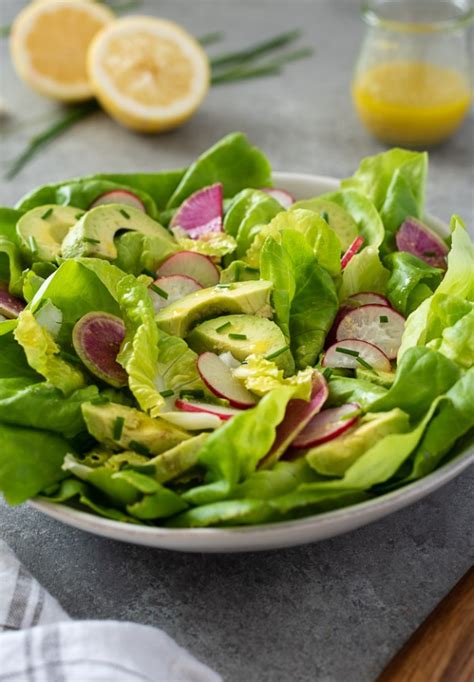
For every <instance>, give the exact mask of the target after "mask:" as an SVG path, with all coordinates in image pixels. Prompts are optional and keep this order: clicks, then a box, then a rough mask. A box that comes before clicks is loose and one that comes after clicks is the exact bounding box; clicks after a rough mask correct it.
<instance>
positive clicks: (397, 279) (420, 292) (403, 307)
mask: <svg viewBox="0 0 474 682" xmlns="http://www.w3.org/2000/svg"><path fill="white" fill-rule="evenodd" d="M384 262H385V264H386V265H387V266H388V267H389V268H390V271H391V274H390V279H389V280H388V282H387V290H386V294H387V297H388V299H389V301H390V303H391V304H392V306H393V307H394V308H395V309H396V310H398V311H399V312H400V313H401V314H402V315H405V316H406V315H408V314H409V313H411V312H413V310H415V309H416V308H417V307H418V306H419V305H420V303H421V302H422V301H423V300H424V299H425V298H428V297H429V296H431V294H432V293H433V291H434V290H435V289H436V287H437V286H438V285H439V283H440V282H441V277H442V275H443V271H442V270H440V269H439V268H433V267H432V266H431V265H428V263H425V262H424V261H422V260H420V258H417V257H416V256H413V255H412V254H411V253H406V252H402V251H397V252H396V253H392V254H390V255H389V256H387V258H386V259H385V261H384Z"/></svg>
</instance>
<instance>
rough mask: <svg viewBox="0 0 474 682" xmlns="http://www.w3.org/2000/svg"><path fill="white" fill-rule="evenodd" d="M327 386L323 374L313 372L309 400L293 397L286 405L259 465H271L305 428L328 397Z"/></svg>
mask: <svg viewBox="0 0 474 682" xmlns="http://www.w3.org/2000/svg"><path fill="white" fill-rule="evenodd" d="M328 393H329V391H328V386H327V383H326V380H325V379H324V377H323V375H322V374H320V373H319V372H316V371H315V372H314V374H313V388H312V391H311V397H310V399H309V400H300V399H298V398H295V399H294V400H290V402H289V403H288V405H287V406H286V412H285V418H284V420H283V421H282V422H281V424H279V425H278V427H277V431H276V436H275V440H274V442H273V445H272V448H271V450H270V452H269V453H268V455H267V456H266V457H265V458H264V459H263V460H262V461H261V462H260V465H259V466H260V467H264V468H267V467H269V466H272V465H273V464H274V462H275V461H276V460H278V459H279V458H280V457H281V455H282V454H283V453H284V452H285V450H286V449H287V448H288V446H289V445H290V444H291V443H292V442H293V441H294V439H295V438H296V436H297V435H298V434H299V433H300V432H301V431H302V430H303V429H304V428H305V426H306V425H307V424H308V422H309V421H310V419H312V418H313V417H314V416H315V415H316V414H317V413H318V412H319V410H320V409H321V408H322V406H323V405H324V403H325V402H326V399H327V397H328Z"/></svg>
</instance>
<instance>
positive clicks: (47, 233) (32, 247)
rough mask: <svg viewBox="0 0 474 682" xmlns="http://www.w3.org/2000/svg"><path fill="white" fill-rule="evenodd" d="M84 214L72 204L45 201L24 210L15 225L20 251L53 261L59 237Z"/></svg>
mask: <svg viewBox="0 0 474 682" xmlns="http://www.w3.org/2000/svg"><path fill="white" fill-rule="evenodd" d="M83 215H84V211H82V210H81V209H80V208H74V206H58V205H57V204H45V205H44V206H37V207H36V208H32V209H31V211H28V212H27V213H25V214H24V215H23V216H22V217H21V218H20V220H19V221H18V223H17V225H16V231H17V234H18V237H19V239H20V246H21V250H22V251H23V253H24V254H26V255H27V256H28V257H29V258H32V259H33V260H34V261H44V262H54V261H56V259H57V258H58V256H60V255H61V244H62V242H63V239H64V238H65V236H66V235H67V233H68V232H69V230H70V229H71V227H72V226H73V225H75V224H76V222H77V221H78V220H79V219H80V218H81V217H82V216H83Z"/></svg>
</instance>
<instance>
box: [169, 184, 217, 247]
mask: <svg viewBox="0 0 474 682" xmlns="http://www.w3.org/2000/svg"><path fill="white" fill-rule="evenodd" d="M223 197H224V192H223V187H222V183H220V182H216V183H215V185H209V187H204V189H199V190H198V191H197V192H194V194H191V196H190V197H188V198H187V199H186V201H185V202H184V203H183V204H181V206H180V207H179V209H178V210H177V211H176V213H175V214H174V216H173V219H172V221H171V223H170V227H180V228H181V229H183V230H185V231H186V232H187V233H188V235H189V237H191V239H200V238H201V237H202V236H203V235H205V234H207V233H208V232H222V212H223V208H222V201H223Z"/></svg>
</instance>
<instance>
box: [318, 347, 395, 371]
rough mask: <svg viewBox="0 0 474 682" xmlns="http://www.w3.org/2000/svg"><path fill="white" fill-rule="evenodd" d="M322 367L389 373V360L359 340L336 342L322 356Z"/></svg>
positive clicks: (378, 350)
mask: <svg viewBox="0 0 474 682" xmlns="http://www.w3.org/2000/svg"><path fill="white" fill-rule="evenodd" d="M321 364H322V366H323V367H333V368H337V369H360V368H361V367H365V368H366V369H375V370H376V371H377V372H390V371H391V369H392V366H391V365H390V360H389V359H388V357H387V356H386V355H385V353H383V352H382V351H381V350H380V348H377V346H374V345H373V344H372V343H367V341H360V340H359V339H343V340H342V341H336V343H334V344H333V345H332V346H330V347H329V348H328V349H327V351H326V352H325V354H324V357H323V361H322V363H321Z"/></svg>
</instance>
